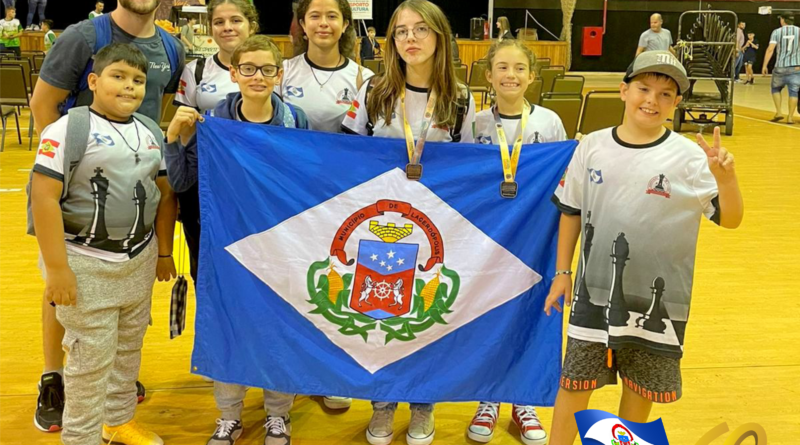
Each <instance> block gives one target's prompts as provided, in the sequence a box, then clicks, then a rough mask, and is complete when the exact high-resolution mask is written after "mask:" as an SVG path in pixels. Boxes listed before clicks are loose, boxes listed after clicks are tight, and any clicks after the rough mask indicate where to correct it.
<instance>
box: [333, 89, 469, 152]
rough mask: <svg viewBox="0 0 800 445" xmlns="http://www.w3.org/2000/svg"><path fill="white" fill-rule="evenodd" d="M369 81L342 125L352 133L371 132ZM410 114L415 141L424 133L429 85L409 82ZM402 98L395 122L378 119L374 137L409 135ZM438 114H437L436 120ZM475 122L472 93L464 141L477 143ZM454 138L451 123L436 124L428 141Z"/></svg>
mask: <svg viewBox="0 0 800 445" xmlns="http://www.w3.org/2000/svg"><path fill="white" fill-rule="evenodd" d="M367 88H368V84H366V83H365V84H364V86H362V87H361V91H359V92H358V98H357V99H356V101H355V102H353V106H352V108H350V111H348V112H347V116H346V117H345V119H344V122H342V127H344V128H345V130H346V131H347V132H349V133H356V134H360V135H364V136H366V135H369V131H368V130H367V124H368V123H369V117H368V115H367V104H366V101H365V98H366V94H367ZM405 102H406V116H407V118H408V124H409V125H410V126H411V132H412V133H413V134H414V140H417V139H419V137H420V134H421V132H422V119H423V117H425V108H426V107H427V105H428V90H427V89H425V88H416V87H413V86H411V85H408V84H406V99H405ZM401 107H402V105H401V104H400V101H399V100H398V101H397V105H395V108H394V112H393V113H392V119H391V121H392V122H391V123H390V124H389V125H386V121H385V120H384V119H383V118H382V117H380V118H378V119H377V121H376V122H373V136H379V137H384V138H397V139H404V138H405V130H404V125H403V110H402V108H401ZM435 119H436V117H435V116H434V120H435ZM474 121H475V100H474V99H473V98H472V95H471V94H470V97H469V109H468V110H467V113H466V114H465V115H464V121H463V122H462V125H461V133H460V134H461V141H459V142H464V143H473V142H475V138H474V135H473V128H472V125H473V122H474ZM452 140H453V138H452V137H451V136H450V128H449V127H447V126H443V127H439V126H438V125H436V124H435V123H432V124H431V126H430V128H429V129H428V134H427V136H426V141H430V142H452Z"/></svg>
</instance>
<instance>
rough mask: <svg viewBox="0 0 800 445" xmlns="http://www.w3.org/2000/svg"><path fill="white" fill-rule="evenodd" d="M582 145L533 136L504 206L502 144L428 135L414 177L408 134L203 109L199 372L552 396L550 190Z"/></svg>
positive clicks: (408, 394)
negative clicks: (536, 140) (311, 126)
mask: <svg viewBox="0 0 800 445" xmlns="http://www.w3.org/2000/svg"><path fill="white" fill-rule="evenodd" d="M253 141H258V143H255V144H254V143H253ZM575 145H576V144H575V142H565V143H561V144H535V145H529V146H525V147H524V149H523V151H522V155H521V159H520V166H519V170H518V172H517V181H518V182H519V186H520V193H519V195H518V196H517V198H515V199H513V200H508V199H503V198H502V197H501V196H500V195H499V193H498V191H497V186H498V183H499V182H500V181H501V180H502V168H501V165H500V163H501V161H500V159H499V156H498V154H497V151H496V148H494V147H488V146H483V145H478V144H443V143H434V142H431V143H428V144H426V149H425V177H424V178H422V180H421V181H410V180H408V178H407V177H406V174H405V172H404V171H403V169H402V167H403V166H404V165H405V164H406V163H407V162H408V159H407V152H406V150H405V145H404V142H403V141H402V140H393V139H384V138H369V137H361V136H349V135H337V134H325V133H319V132H311V131H301V130H294V129H285V128H278V127H272V126H266V125H249V124H246V123H241V122H235V121H225V120H221V119H216V118H213V117H209V118H207V119H206V120H205V122H203V123H202V124H200V126H199V128H198V161H199V164H200V165H199V167H200V168H199V188H200V203H201V208H202V212H201V218H202V226H203V232H202V241H201V243H200V244H201V252H200V261H199V266H200V267H199V272H198V276H199V280H198V283H197V316H196V329H197V334H196V336H195V348H194V352H193V357H192V366H193V370H194V371H195V372H198V373H200V374H203V375H207V376H209V377H212V378H214V379H215V380H219V381H223V382H231V383H238V384H242V385H247V386H253V387H261V388H267V389H272V390H277V391H283V392H294V393H299V394H330V395H336V396H348V397H355V398H361V399H368V400H369V399H372V400H392V401H412V402H439V401H446V400H449V401H469V400H476V399H477V400H498V401H503V402H514V403H524V404H533V405H538V406H542V405H550V404H552V403H553V401H554V400H555V394H556V392H557V390H558V377H559V374H560V369H559V364H560V357H561V344H562V341H561V332H562V321H561V319H560V318H558V317H550V318H547V317H546V316H545V315H544V312H543V311H542V305H543V304H544V298H545V297H546V295H547V292H548V289H549V285H550V281H549V278H548V277H549V276H552V274H553V273H554V270H555V248H556V242H557V237H556V233H557V228H558V211H557V209H556V208H555V206H553V204H552V203H551V202H550V197H551V196H552V194H553V191H554V190H555V188H556V187H557V185H558V180H559V178H560V177H561V176H562V173H563V171H564V169H565V168H566V166H567V164H568V162H569V159H570V157H571V155H572V152H573V151H574V148H575ZM498 345H502V347H498ZM231 363H236V366H230V364H231ZM432 367H435V369H436V372H431V369H432ZM640 445H644V444H641V443H640Z"/></svg>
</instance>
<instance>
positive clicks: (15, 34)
mask: <svg viewBox="0 0 800 445" xmlns="http://www.w3.org/2000/svg"><path fill="white" fill-rule="evenodd" d="M16 17H17V9H16V8H14V7H13V6H11V7H6V18H5V19H3V20H0V51H13V52H14V54H16V55H17V57H20V55H21V51H20V49H19V36H21V35H22V25H20V23H19V20H17V18H16Z"/></svg>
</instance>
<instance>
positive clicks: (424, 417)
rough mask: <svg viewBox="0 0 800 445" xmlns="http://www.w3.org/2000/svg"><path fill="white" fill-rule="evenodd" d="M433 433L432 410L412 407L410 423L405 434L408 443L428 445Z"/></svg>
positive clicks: (411, 444)
mask: <svg viewBox="0 0 800 445" xmlns="http://www.w3.org/2000/svg"><path fill="white" fill-rule="evenodd" d="M435 433H436V428H435V427H434V418H433V410H430V411H429V410H426V409H419V408H412V409H411V423H410V424H409V425H408V434H406V442H408V445H429V444H430V443H431V442H433V435H434V434H435Z"/></svg>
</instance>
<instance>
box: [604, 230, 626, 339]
mask: <svg viewBox="0 0 800 445" xmlns="http://www.w3.org/2000/svg"><path fill="white" fill-rule="evenodd" d="M629 253H630V248H629V246H628V240H627V239H626V238H625V233H623V232H620V233H619V235H617V239H615V240H614V244H613V247H612V248H611V258H612V263H613V271H612V273H613V277H612V280H611V295H610V296H609V298H608V305H607V306H606V322H607V323H608V324H609V326H627V325H628V320H629V319H630V318H631V314H630V313H629V312H628V307H627V304H626V303H625V291H624V290H623V288H622V278H623V275H624V273H625V262H626V261H628V260H629V259H630V258H628V254H629Z"/></svg>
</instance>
